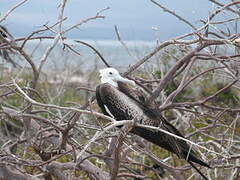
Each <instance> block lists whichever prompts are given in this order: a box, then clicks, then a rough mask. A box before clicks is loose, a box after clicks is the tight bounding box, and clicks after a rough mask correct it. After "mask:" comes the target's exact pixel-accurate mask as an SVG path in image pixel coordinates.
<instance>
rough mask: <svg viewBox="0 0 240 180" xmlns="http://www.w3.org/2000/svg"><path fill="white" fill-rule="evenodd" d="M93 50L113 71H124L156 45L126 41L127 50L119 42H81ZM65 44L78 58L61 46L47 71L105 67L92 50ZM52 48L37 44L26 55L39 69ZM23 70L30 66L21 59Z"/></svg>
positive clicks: (28, 47) (32, 43)
mask: <svg viewBox="0 0 240 180" xmlns="http://www.w3.org/2000/svg"><path fill="white" fill-rule="evenodd" d="M82 41H84V42H86V43H88V44H90V45H91V46H93V47H94V48H95V49H97V51H98V52H99V53H101V55H102V56H103V57H104V59H105V60H106V61H107V62H108V63H109V64H110V65H111V66H113V67H116V68H125V67H128V66H130V65H131V64H133V63H135V62H136V61H137V60H139V59H141V58H142V57H143V56H144V55H146V54H147V53H149V52H150V51H151V50H152V49H153V48H154V47H155V46H156V42H153V41H124V44H125V46H126V47H124V46H123V45H122V44H121V43H120V42H119V41H114V40H82ZM64 43H66V44H68V45H69V46H70V47H71V48H72V49H74V50H75V51H77V52H78V54H80V55H78V54H76V53H74V52H73V51H71V50H70V49H69V48H68V47H66V46H65V48H64V46H63V44H62V43H61V42H60V43H58V44H57V46H56V47H55V48H54V49H53V51H52V52H51V53H50V55H49V56H48V58H47V60H46V62H45V63H44V66H43V70H44V71H52V70H64V69H66V68H75V69H76V68H79V69H81V70H82V71H86V70H88V69H89V68H92V67H93V66H94V67H96V66H97V67H99V68H102V67H106V66H105V65H104V64H103V62H102V61H101V60H100V58H99V57H98V55H97V54H96V53H95V52H94V51H93V50H92V49H90V48H89V47H87V46H85V45H82V44H80V43H76V42H75V41H74V40H67V41H64ZM51 44H52V40H44V41H39V40H34V41H29V42H28V43H27V44H26V47H25V51H26V52H27V53H28V54H29V55H31V57H32V59H33V60H34V62H35V63H36V64H38V65H39V63H40V59H41V57H42V55H43V54H44V53H45V52H46V49H47V48H48V47H49V46H50V45H51ZM16 59H17V61H18V63H19V64H21V66H29V65H28V64H27V63H26V62H25V61H24V60H20V59H18V57H16Z"/></svg>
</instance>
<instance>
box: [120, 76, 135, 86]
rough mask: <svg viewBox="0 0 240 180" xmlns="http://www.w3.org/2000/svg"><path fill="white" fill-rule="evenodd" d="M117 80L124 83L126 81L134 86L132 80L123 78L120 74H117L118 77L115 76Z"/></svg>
mask: <svg viewBox="0 0 240 180" xmlns="http://www.w3.org/2000/svg"><path fill="white" fill-rule="evenodd" d="M117 81H121V82H124V83H128V84H130V85H132V86H135V85H136V84H135V82H134V81H133V80H130V79H127V78H124V77H122V76H119V77H118V78H117Z"/></svg>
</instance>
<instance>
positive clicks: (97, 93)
mask: <svg viewBox="0 0 240 180" xmlns="http://www.w3.org/2000/svg"><path fill="white" fill-rule="evenodd" d="M96 99H97V103H98V106H99V107H100V108H101V110H102V112H103V114H104V115H106V116H111V115H110V114H108V112H107V111H106V109H105V107H104V103H103V101H102V99H101V95H100V85H98V86H97V87H96Z"/></svg>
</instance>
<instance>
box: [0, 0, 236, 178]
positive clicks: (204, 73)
mask: <svg viewBox="0 0 240 180" xmlns="http://www.w3.org/2000/svg"><path fill="white" fill-rule="evenodd" d="M26 2H27V0H23V1H21V2H20V3H19V4H17V5H16V6H14V7H12V9H10V10H9V11H7V12H6V13H5V14H3V16H1V17H0V23H1V24H2V23H4V22H6V21H7V17H8V16H9V14H11V13H13V12H14V9H15V8H21V5H22V4H24V3H26ZM211 2H213V3H215V5H216V8H215V10H214V11H213V12H211V13H210V14H209V17H206V18H205V20H201V21H202V23H203V25H202V27H195V26H194V25H193V24H191V23H190V22H188V21H187V20H186V19H184V17H180V16H179V15H177V14H175V13H174V12H173V11H171V10H169V9H167V8H166V7H163V6H162V5H161V4H159V3H158V2H157V1H154V0H151V1H149V2H146V3H154V4H155V5H156V6H158V7H159V8H161V9H163V10H164V11H165V12H167V13H170V14H171V15H173V16H175V17H176V18H178V19H179V21H181V22H182V24H183V26H189V27H190V28H191V29H192V30H191V32H189V33H187V34H184V35H181V36H179V37H176V38H174V39H170V40H167V41H163V42H159V41H157V43H156V46H155V48H154V49H152V50H150V51H149V52H148V53H147V54H146V55H145V56H144V57H142V58H138V60H137V61H136V63H135V64H132V65H131V66H130V67H129V68H128V69H127V70H126V71H124V72H123V75H124V76H128V77H129V78H131V79H133V80H135V82H136V83H137V85H138V86H139V88H142V89H143V90H144V91H145V93H146V95H147V96H148V100H149V101H152V102H154V104H155V105H156V106H157V107H158V108H159V109H160V110H161V111H162V114H163V115H164V116H165V117H166V118H167V119H168V120H169V121H170V122H171V123H172V124H173V125H174V126H175V127H177V128H178V129H179V130H180V131H181V132H182V133H183V134H184V135H185V137H186V138H187V139H186V141H188V142H189V143H190V144H191V147H192V148H194V149H196V151H197V152H198V153H199V157H201V158H202V159H203V160H204V161H206V162H208V163H209V164H210V166H211V167H212V169H206V168H201V171H202V172H203V173H204V174H206V175H207V176H208V178H209V179H238V178H240V177H239V167H240V161H239V158H240V153H239V152H240V138H239V137H240V136H239V135H240V124H239V120H240V119H239V112H240V107H239V103H240V102H239V101H240V99H239V95H240V91H239V90H240V82H239V78H240V61H239V57H240V51H239V48H240V47H239V46H240V40H239V39H240V37H239V33H236V32H238V31H239V29H237V25H238V22H239V16H240V11H239V7H240V1H228V2H226V4H221V3H219V2H216V1H214V0H211ZM66 3H67V0H62V1H61V2H60V4H59V18H58V21H57V22H56V23H54V24H45V25H44V26H43V27H42V28H40V29H39V30H37V31H35V32H32V33H31V34H29V36H27V37H23V38H13V37H12V36H10V34H8V33H6V31H5V30H4V29H1V30H2V31H3V32H5V33H6V34H7V36H8V39H6V38H5V37H4V36H3V35H4V34H1V35H0V56H1V58H2V59H4V61H3V62H4V63H5V64H4V65H3V66H2V69H1V79H0V98H1V99H0V103H1V110H0V128H1V131H0V137H1V139H0V179H4V180H13V179H19V180H21V179H24V180H25V179H34V180H35V179H36V180H40V179H46V180H52V179H57V180H68V179H100V180H108V179H123V180H124V179H179V180H182V179H199V178H200V177H199V175H198V174H197V173H196V171H194V170H193V169H191V167H190V166H189V165H188V164H187V163H186V162H185V161H184V160H179V158H178V157H176V156H175V155H173V154H171V153H169V152H167V151H166V150H163V149H161V148H159V147H157V146H155V145H153V144H150V143H148V142H146V141H145V140H143V139H141V138H139V137H137V136H134V135H132V134H129V133H127V129H128V128H122V130H120V129H119V128H116V126H119V125H125V126H124V127H129V122H130V124H131V121H120V122H115V121H114V120H113V119H112V118H110V117H106V116H104V115H103V114H102V113H101V112H100V111H99V108H98V107H97V105H96V102H95V98H94V87H95V86H96V84H97V83H98V80H97V79H96V77H97V70H98V67H94V69H92V70H91V73H88V77H86V78H88V79H87V81H85V82H84V83H83V84H76V83H69V82H68V79H66V80H65V81H64V82H58V83H54V82H49V80H48V79H47V78H44V77H45V75H44V73H43V71H44V65H45V63H46V61H48V57H49V55H50V53H51V52H52V51H53V50H54V48H56V45H59V44H60V45H62V47H64V48H63V49H62V51H66V49H67V50H68V51H70V52H71V53H73V54H76V56H78V52H77V51H76V50H75V49H74V48H73V47H72V46H71V45H69V44H68V43H67V42H66V37H65V36H64V35H65V33H67V32H69V31H71V30H73V29H74V28H76V27H79V26H81V25H83V24H84V23H88V22H89V21H97V20H98V19H99V18H104V16H103V14H104V11H105V10H107V9H104V10H100V11H99V12H97V13H96V15H95V16H93V17H89V18H87V19H82V20H80V21H79V23H77V24H74V25H72V26H70V27H66V28H63V24H64V20H65V16H64V9H65V5H66ZM223 14H225V16H223ZM226 14H227V15H228V16H226ZM219 17H220V18H219ZM69 18H71V17H69ZM216 19H217V20H216ZM219 19H221V21H219ZM232 27H234V28H232ZM115 30H116V35H117V36H118V39H119V41H120V42H121V43H122V45H123V46H124V48H126V53H130V54H131V53H132V52H130V51H129V49H128V47H127V45H126V44H125V43H124V41H122V40H121V37H120V36H119V33H118V30H117V28H115ZM43 32H51V33H52V36H43V35H42V33H43ZM36 39H37V40H44V39H51V40H52V44H51V45H49V47H48V48H47V49H46V50H45V52H44V53H43V54H42V56H41V57H40V63H39V64H38V63H36V59H34V58H33V57H32V56H31V54H30V53H28V52H26V51H25V45H26V43H27V42H28V41H31V40H36ZM78 43H79V45H80V44H81V45H85V46H87V47H89V48H90V49H91V50H93V51H95V53H96V57H97V60H99V61H102V62H103V63H104V64H105V65H106V66H109V65H108V63H107V61H105V60H104V57H102V56H101V54H100V53H99V52H98V50H97V49H95V48H94V47H92V46H90V45H89V44H86V43H84V42H80V41H78ZM36 47H37V46H36ZM131 55H132V54H131ZM16 57H19V58H21V59H22V61H24V62H26V63H27V64H28V65H27V67H20V66H18V65H17V62H15V61H14V58H16ZM105 59H107V57H105ZM6 64H12V66H13V67H14V70H13V71H8V68H4V67H6V66H5V65H6ZM149 64H152V66H149ZM16 69H17V70H16ZM26 72H27V73H26ZM80 72H81V71H80ZM79 74H81V73H79ZM146 128H151V127H146ZM158 130H161V129H158ZM176 138H178V137H176ZM156 166H158V168H156ZM199 168H200V167H199Z"/></svg>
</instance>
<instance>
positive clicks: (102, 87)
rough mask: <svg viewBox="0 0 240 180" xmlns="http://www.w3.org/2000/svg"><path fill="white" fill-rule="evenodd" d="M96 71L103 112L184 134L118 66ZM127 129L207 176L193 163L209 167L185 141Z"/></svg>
mask: <svg viewBox="0 0 240 180" xmlns="http://www.w3.org/2000/svg"><path fill="white" fill-rule="evenodd" d="M99 73H100V74H99V75H100V81H101V83H100V84H99V85H98V86H97V87H96V100H97V104H98V106H99V107H100V109H101V111H102V113H103V114H105V115H107V116H110V117H112V118H114V119H116V120H117V121H121V120H134V121H135V122H137V123H139V124H142V125H148V126H154V127H159V128H162V129H163V130H165V131H168V132H170V133H172V134H175V135H177V136H180V137H183V138H184V136H183V135H182V134H181V133H180V132H179V131H178V130H177V128H175V127H174V126H173V125H172V124H170V122H168V121H167V120H166V119H165V118H164V117H163V116H162V115H161V113H160V112H159V111H158V110H157V108H153V106H151V105H149V103H148V102H147V101H146V98H145V96H144V95H143V93H141V92H139V91H138V90H136V89H135V88H133V87H134V86H136V84H135V82H134V81H133V80H130V79H128V78H124V77H122V76H121V75H120V73H119V72H118V70H116V69H115V68H112V67H108V68H104V69H101V70H100V71H99ZM130 132H131V133H133V134H135V135H138V136H140V137H142V138H144V139H146V140H147V141H149V142H151V143H153V144H156V145H158V146H159V147H161V148H164V149H166V150H168V151H170V152H172V153H175V154H176V155H177V156H178V157H179V158H182V159H185V160H186V161H187V162H188V163H189V164H190V165H191V166H192V167H193V168H194V169H196V170H197V172H198V173H199V174H200V175H201V176H202V177H203V178H204V179H207V177H206V176H205V175H204V174H203V173H202V172H201V171H200V170H199V169H198V168H197V167H196V166H195V164H194V163H197V164H199V165H201V166H204V167H207V168H211V167H210V166H209V165H208V164H207V163H206V162H204V161H202V160H201V159H199V158H198V157H197V154H196V152H195V151H194V150H193V149H192V148H191V147H190V146H189V144H187V143H186V141H184V140H181V139H177V138H175V137H173V136H171V135H168V134H166V133H164V132H161V131H153V130H151V129H147V128H144V127H139V126H137V125H136V126H134V127H133V128H132V129H131V131H130Z"/></svg>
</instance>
